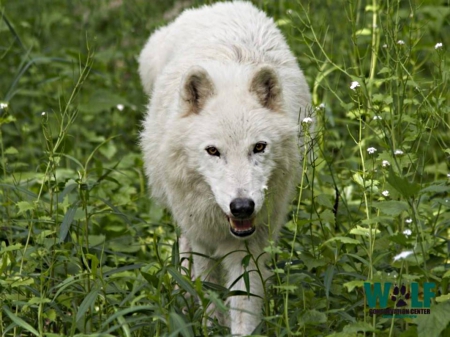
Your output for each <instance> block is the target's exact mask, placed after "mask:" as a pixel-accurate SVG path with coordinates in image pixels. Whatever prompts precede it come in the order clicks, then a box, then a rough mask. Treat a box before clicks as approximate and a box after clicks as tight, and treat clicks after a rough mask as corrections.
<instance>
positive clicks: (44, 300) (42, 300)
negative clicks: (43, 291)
mask: <svg viewBox="0 0 450 337" xmlns="http://www.w3.org/2000/svg"><path fill="white" fill-rule="evenodd" d="M50 302H51V300H50V299H49V298H42V297H32V298H30V300H29V301H28V303H29V304H41V303H42V304H44V303H50Z"/></svg>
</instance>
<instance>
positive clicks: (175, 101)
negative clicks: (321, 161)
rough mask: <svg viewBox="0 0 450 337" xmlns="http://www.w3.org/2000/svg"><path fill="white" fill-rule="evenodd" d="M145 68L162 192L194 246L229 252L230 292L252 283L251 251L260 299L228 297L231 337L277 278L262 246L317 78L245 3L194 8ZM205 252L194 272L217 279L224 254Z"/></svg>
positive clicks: (281, 203) (291, 175)
mask: <svg viewBox="0 0 450 337" xmlns="http://www.w3.org/2000/svg"><path fill="white" fill-rule="evenodd" d="M139 73H140V76H141V79H142V83H143V86H144V89H145V92H146V93H147V94H148V95H150V96H151V100H150V103H149V105H148V111H147V114H146V116H145V121H144V123H143V130H142V133H141V142H140V144H141V147H142V150H143V154H144V164H145V170H146V174H147V176H148V178H149V185H150V187H151V190H152V195H153V197H154V198H156V199H158V200H159V201H160V202H162V203H163V204H164V205H165V206H166V207H168V208H169V209H170V210H171V211H172V214H173V216H174V218H175V220H176V221H177V223H178V225H179V226H180V227H181V229H182V233H183V234H182V235H183V236H184V239H185V240H187V241H188V242H189V245H190V247H191V249H192V251H193V252H196V253H200V254H202V255H203V256H211V257H212V258H218V259H221V270H222V271H223V274H222V276H221V277H222V278H224V279H225V284H226V285H227V286H228V287H230V289H232V290H242V291H246V287H245V282H244V279H243V278H242V277H241V278H240V276H241V275H242V274H243V273H244V266H243V265H242V260H243V258H244V257H245V256H247V255H248V252H250V253H251V254H252V255H253V257H254V259H251V260H250V264H249V266H248V267H247V271H248V273H249V274H248V275H249V279H250V293H251V294H254V295H257V296H233V297H231V298H230V300H229V305H230V307H231V310H230V317H229V318H230V321H231V324H230V325H231V332H232V334H236V335H245V334H250V333H251V332H252V331H253V330H254V328H255V327H256V326H257V325H258V323H259V322H260V317H259V316H260V311H261V306H262V296H263V294H264V292H263V283H264V280H265V279H266V278H267V277H268V276H269V273H268V271H267V269H266V267H265V265H264V263H265V262H266V257H265V255H264V254H263V249H264V247H266V246H267V244H268V240H275V239H276V237H277V234H278V231H279V229H280V227H281V225H282V223H283V220H284V218H285V215H286V213H287V207H288V204H289V202H290V200H291V198H292V192H293V191H294V190H295V185H296V179H297V178H298V175H299V171H300V168H299V161H300V159H299V154H298V152H299V150H298V136H297V135H298V120H299V119H301V118H303V117H305V114H306V110H307V107H308V106H309V105H310V95H309V89H308V86H307V84H306V82H305V79H304V77H303V75H302V72H301V71H300V69H299V67H298V65H297V61H296V58H295V57H294V55H293V54H292V53H291V51H290V50H289V47H288V46H287V44H286V42H285V39H284V38H283V36H282V35H281V33H280V31H279V30H278V28H277V27H276V25H275V23H274V22H273V20H272V19H270V18H268V17H267V16H266V15H265V14H264V13H263V12H261V11H260V10H258V9H257V8H255V7H254V6H253V5H251V4H250V3H247V2H225V3H216V4H214V5H212V6H204V7H201V8H198V9H191V10H186V11H185V12H184V13H182V14H181V15H180V16H179V17H178V18H177V19H176V20H175V21H174V22H173V23H171V24H169V25H168V26H166V27H163V28H160V29H159V30H157V31H156V32H155V33H153V34H152V35H151V37H150V39H149V40H148V42H147V44H146V45H145V47H144V49H143V50H142V53H141V55H140V57H139ZM299 113H300V115H299ZM203 256H200V255H194V273H195V276H197V277H201V278H202V279H203V280H208V281H211V282H217V281H218V280H219V276H218V273H217V272H215V271H214V270H212V269H214V268H213V267H214V266H215V265H216V261H214V260H213V259H208V258H206V257H203ZM256 261H257V262H256ZM257 264H258V265H257ZM257 269H259V270H260V271H261V273H262V277H261V276H260V275H259V273H258V272H256V270H257ZM236 280H237V281H236Z"/></svg>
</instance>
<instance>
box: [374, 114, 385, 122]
mask: <svg viewBox="0 0 450 337" xmlns="http://www.w3.org/2000/svg"><path fill="white" fill-rule="evenodd" d="M373 119H374V120H375V121H376V120H377V119H378V120H381V119H383V117H381V116H378V115H377V116H373Z"/></svg>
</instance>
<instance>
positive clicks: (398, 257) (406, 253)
mask: <svg viewBox="0 0 450 337" xmlns="http://www.w3.org/2000/svg"><path fill="white" fill-rule="evenodd" d="M413 253H414V252H413V251H412V250H405V251H404V252H401V253H400V254H398V255H395V256H394V261H398V260H402V259H406V258H407V257H408V256H410V255H411V254H413Z"/></svg>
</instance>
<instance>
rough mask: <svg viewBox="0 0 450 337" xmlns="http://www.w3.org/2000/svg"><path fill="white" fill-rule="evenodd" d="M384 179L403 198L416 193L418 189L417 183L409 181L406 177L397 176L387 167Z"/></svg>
mask: <svg viewBox="0 0 450 337" xmlns="http://www.w3.org/2000/svg"><path fill="white" fill-rule="evenodd" d="M386 180H387V182H388V183H389V185H391V186H392V187H393V188H395V190H396V191H397V192H399V193H400V194H401V195H402V196H404V197H405V198H410V197H412V196H414V195H416V194H417V193H418V192H419V190H420V185H419V184H416V183H412V182H409V181H408V179H406V178H403V177H399V176H398V175H397V174H396V173H395V172H394V170H393V169H392V168H391V169H389V176H388V177H387V179H386Z"/></svg>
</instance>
